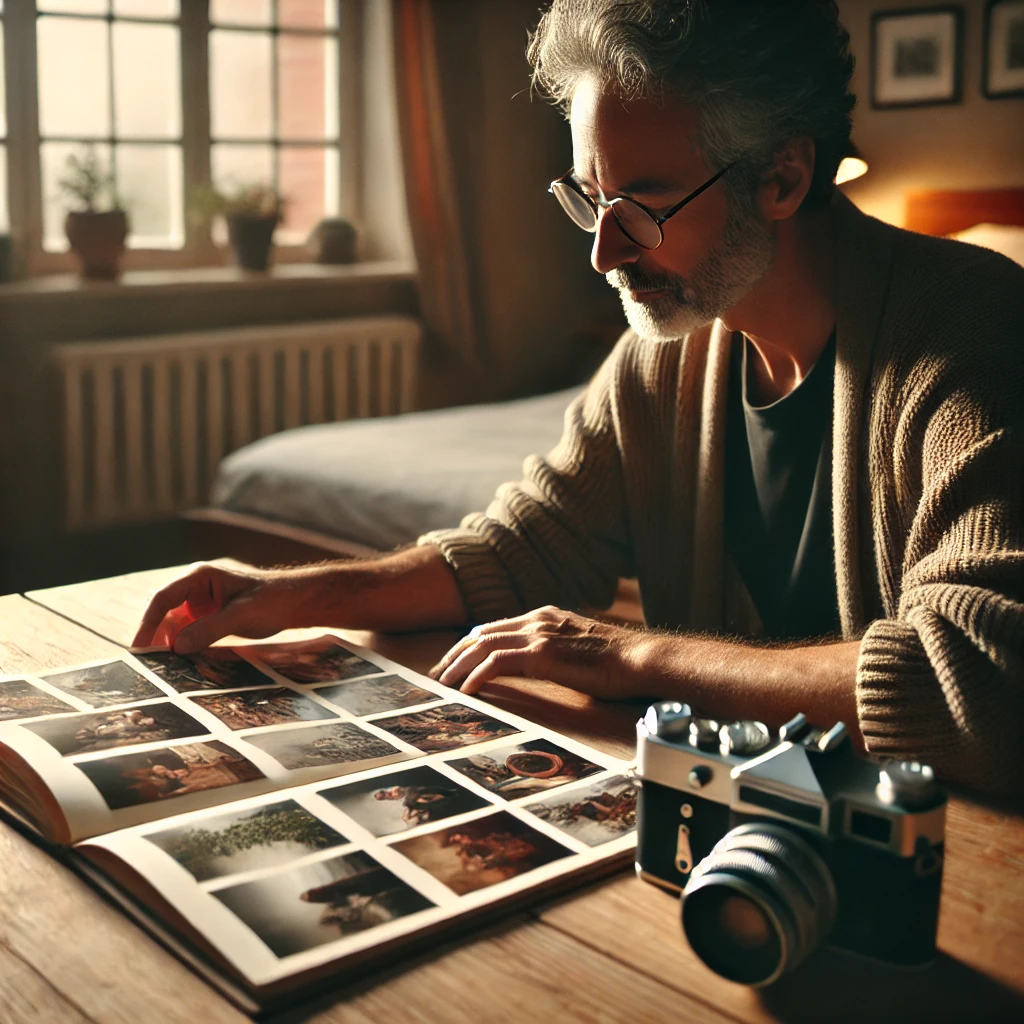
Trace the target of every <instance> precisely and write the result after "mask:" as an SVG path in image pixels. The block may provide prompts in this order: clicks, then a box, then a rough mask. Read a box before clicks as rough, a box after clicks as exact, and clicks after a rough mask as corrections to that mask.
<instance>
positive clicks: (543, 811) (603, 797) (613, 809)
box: [526, 775, 637, 846]
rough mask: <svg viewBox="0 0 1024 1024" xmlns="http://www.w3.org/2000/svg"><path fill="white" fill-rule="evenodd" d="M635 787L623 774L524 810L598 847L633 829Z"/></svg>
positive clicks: (540, 802) (575, 837)
mask: <svg viewBox="0 0 1024 1024" xmlns="http://www.w3.org/2000/svg"><path fill="white" fill-rule="evenodd" d="M636 797H637V792H636V786H634V785H633V783H632V782H630V781H629V779H627V778H626V777H625V776H624V775H614V776H612V777H611V778H610V779H602V780H601V781H600V782H594V783H592V784H591V785H589V786H585V787H583V788H582V789H574V790H572V791H571V792H569V793H565V794H562V795H559V796H552V797H548V799H546V800H541V801H539V802H538V803H535V804H528V805H527V807H526V810H528V811H529V812H530V813H531V814H536V815H537V817H538V818H542V819H543V820H544V821H547V822H550V823H551V824H552V825H554V826H555V827H556V828H560V829H561V830H562V831H563V832H565V833H567V834H568V835H570V836H572V837H573V838H574V839H578V840H580V842H583V843H586V844H587V845H588V846H600V845H601V844H602V843H607V842H608V841H609V840H611V839H618V837H619V836H624V835H627V834H628V833H630V832H632V831H634V830H635V829H636Z"/></svg>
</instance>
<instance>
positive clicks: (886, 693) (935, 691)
mask: <svg viewBox="0 0 1024 1024" xmlns="http://www.w3.org/2000/svg"><path fill="white" fill-rule="evenodd" d="M857 717H858V720H859V724H860V729H861V733H862V734H863V736H864V744H865V746H866V748H867V751H868V753H869V754H871V755H872V756H873V757H881V758H894V759H897V760H901V761H924V762H926V763H929V764H945V763H948V762H949V761H950V756H951V755H952V754H955V752H954V750H953V749H951V746H952V745H953V743H954V738H953V737H951V736H949V735H948V733H947V732H946V730H945V729H944V728H943V724H942V723H944V722H946V721H948V719H949V708H948V707H947V705H946V701H945V697H944V694H943V692H942V687H941V686H939V684H938V680H937V679H936V678H935V670H934V668H933V667H932V664H931V662H930V661H929V659H928V655H927V654H926V653H925V650H924V647H923V645H922V644H921V639H920V636H919V635H918V632H917V630H916V629H914V627H913V626H911V625H909V624H908V623H906V622H900V621H897V620H895V619H878V620H876V621H875V622H872V623H871V625H870V626H868V628H867V631H866V632H865V634H864V637H863V639H862V640H861V644H860V656H859V658H858V661H857Z"/></svg>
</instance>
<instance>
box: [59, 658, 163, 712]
mask: <svg viewBox="0 0 1024 1024" xmlns="http://www.w3.org/2000/svg"><path fill="white" fill-rule="evenodd" d="M42 678H43V679H45V680H46V682H48V683H49V684H50V685H51V686H55V687H57V689H58V690H63V691H64V692H65V693H69V694H71V695H72V696H73V697H77V698H78V699H79V700H81V701H84V702H85V703H86V704H89V705H90V706H91V707H94V708H103V707H108V706H110V705H112V704H134V703H136V702H137V701H140V700H149V699H150V698H152V697H166V696H167V694H166V693H164V691H163V690H161V689H160V688H159V687H158V686H155V685H154V684H153V683H151V682H150V681H149V680H148V679H147V678H146V677H145V676H144V675H142V674H141V673H140V672H136V671H135V669H133V668H132V667H131V665H127V664H125V662H123V661H108V662H106V663H105V664H103V665H90V666H88V667H87V668H76V669H72V670H71V671H70V672H57V673H55V674H54V675H47V676H43V677H42Z"/></svg>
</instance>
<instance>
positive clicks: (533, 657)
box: [430, 605, 641, 700]
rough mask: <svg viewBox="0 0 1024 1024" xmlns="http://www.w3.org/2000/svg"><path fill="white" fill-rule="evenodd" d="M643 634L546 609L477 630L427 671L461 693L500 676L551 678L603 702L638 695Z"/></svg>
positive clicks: (552, 608)
mask: <svg viewBox="0 0 1024 1024" xmlns="http://www.w3.org/2000/svg"><path fill="white" fill-rule="evenodd" d="M640 637H641V634H639V633H638V632H637V631H636V630H632V629H626V628H624V627H622V626H612V625H609V624H608V623H605V622H598V621H597V620H596V619H588V618H585V617H584V616H582V615H577V614H576V613H575V612H567V611H563V610H562V609H561V608H554V607H552V606H550V605H548V606H546V607H544V608H537V609H535V610H534V611H532V612H528V613H527V614H526V615H520V616H519V617H518V618H514V619H499V620H498V621H496V622H489V623H487V624H486V625H483V626H477V627H475V628H474V629H473V630H472V631H471V632H470V633H469V634H468V635H467V636H465V637H463V639H462V640H460V641H459V642H458V643H457V644H456V645H455V646H454V647H453V648H452V649H451V650H450V651H449V652H448V653H447V654H446V655H445V656H444V657H443V658H442V659H441V661H440V662H439V663H438V664H437V665H435V666H434V667H433V668H432V669H431V670H430V675H431V676H432V677H433V678H434V679H437V680H440V682H442V683H444V684H445V685H446V686H457V687H459V689H460V690H461V691H462V692H463V693H476V692H477V691H478V690H479V689H480V688H481V687H482V686H483V685H484V683H487V682H489V681H490V680H492V679H495V678H497V677H498V676H527V677H529V678H532V679H550V680H551V681H552V682H556V683H560V684H562V685H563V686H569V687H572V688H573V689H575V690H580V691H582V692H583V693H588V694H590V695H591V696H593V697H599V698H601V699H602V700H619V699H622V698H625V697H635V696H637V689H638V681H637V674H636V671H635V663H636V658H635V650H636V648H637V646H638V642H639V640H640Z"/></svg>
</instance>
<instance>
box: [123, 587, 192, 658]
mask: <svg viewBox="0 0 1024 1024" xmlns="http://www.w3.org/2000/svg"><path fill="white" fill-rule="evenodd" d="M196 583H197V580H196V574H195V573H189V574H188V575H187V576H182V577H181V578H180V579H176V580H174V582H173V583H168V584H167V586H166V587H162V588H161V589H160V590H158V591H157V592H156V593H155V594H154V595H153V596H152V597H151V598H150V601H149V607H148V608H147V609H146V611H145V612H144V613H143V616H142V622H141V623H140V625H139V628H138V630H137V632H136V633H135V639H134V640H133V641H132V647H148V646H150V644H152V643H153V634H154V633H155V632H156V630H157V627H158V626H159V625H160V623H162V622H163V621H164V616H165V615H167V613H168V612H169V611H171V610H172V609H173V608H177V607H178V606H179V605H182V604H184V603H185V602H186V601H187V600H188V599H189V596H190V595H191V594H192V592H193V590H194V589H195V588H196Z"/></svg>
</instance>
